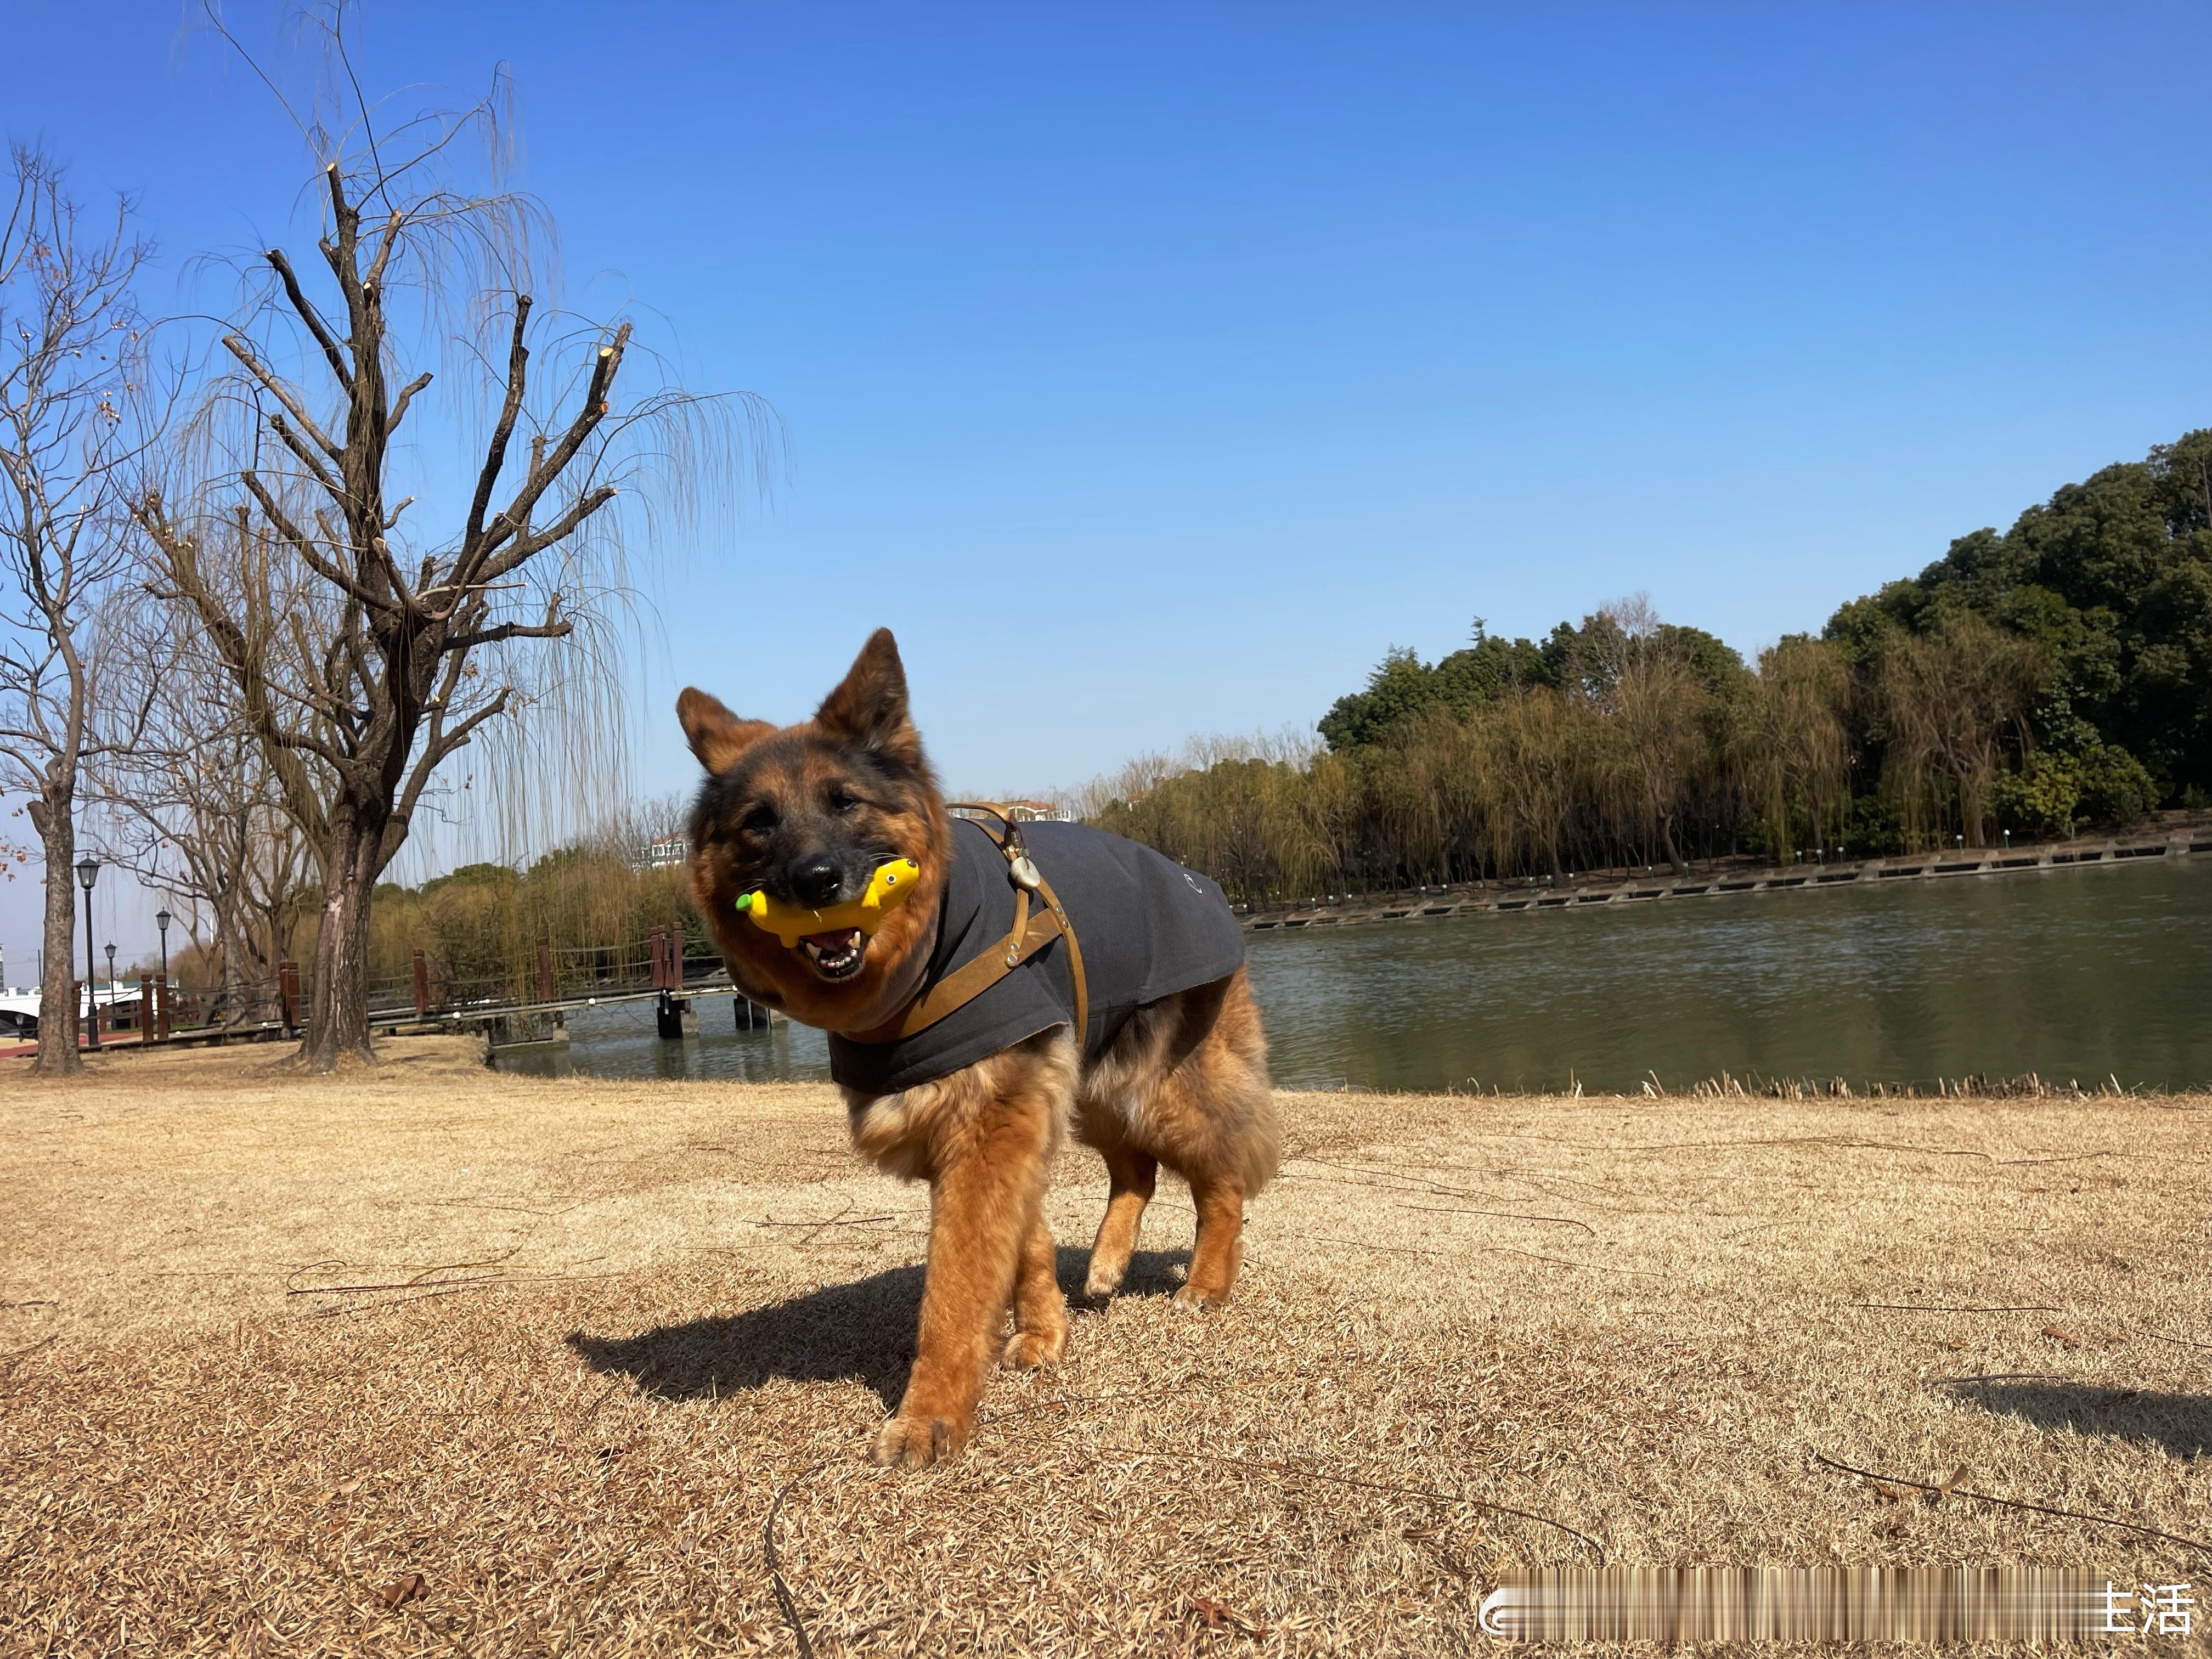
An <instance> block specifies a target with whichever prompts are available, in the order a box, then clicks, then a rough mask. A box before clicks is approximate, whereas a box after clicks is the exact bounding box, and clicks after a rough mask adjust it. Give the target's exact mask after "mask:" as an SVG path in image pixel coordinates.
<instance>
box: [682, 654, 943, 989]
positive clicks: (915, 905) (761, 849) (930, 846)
mask: <svg viewBox="0 0 2212 1659" xmlns="http://www.w3.org/2000/svg"><path fill="white" fill-rule="evenodd" d="M676 716H677V718H678V720H681V721H683V723H684V736H685V738H688V739H689V740H690V744H691V752H692V753H693V754H695V755H696V756H697V757H699V763H700V764H701V765H702V766H703V767H705V768H706V769H707V781H706V783H705V784H704V785H703V786H702V787H701V788H700V791H699V798H698V800H697V801H696V804H695V805H693V807H692V809H691V892H692V896H693V897H694V898H696V900H697V901H698V904H699V908H700V910H701V911H702V913H703V914H704V915H705V916H706V918H707V924H708V927H710V928H711V929H712V930H713V931H714V939H715V942H716V943H717V944H718V945H720V946H721V949H722V955H723V957H724V958H725V959H726V961H727V962H728V963H729V964H730V969H731V971H732V974H733V975H736V976H737V978H738V981H739V982H740V984H742V985H744V986H745V987H750V989H751V990H753V991H754V992H756V993H758V994H762V1000H767V1001H771V1002H773V1003H774V1005H775V1006H777V1007H780V1008H781V1009H782V1010H784V1012H787V1013H788V1014H789V1015H790V1016H791V1017H792V1018H793V1019H796V1020H800V1021H803V1022H804V1023H805V1024H809V1025H816V1026H820V1027H822V1028H823V1029H824V1030H833V1031H835V1030H844V1031H856V1030H868V1029H870V1028H871V1027H872V1026H874V1025H876V1024H880V1023H881V1022H882V1021H883V1020H884V1019H885V1018H889V1016H890V1014H892V1013H894V1012H896V1010H897V1008H898V1007H899V1006H900V1005H901V1004H902V1002H903V1001H904V1000H906V998H907V997H908V996H910V995H911V994H913V991H914V989H915V983H916V981H917V980H918V977H919V975H920V971H921V967H922V966H923V962H922V957H924V956H925V955H926V953H927V946H928V945H929V943H930V941H931V939H932V938H933V932H934V928H935V925H936V921H937V905H938V899H939V896H940V895H941V893H942V892H943V890H944V885H945V868H944V865H945V853H946V849H947V848H948V847H949V846H950V832H949V828H948V823H947V819H946V817H945V802H944V799H943V798H942V797H941V796H940V795H939V793H938V791H937V783H936V780H935V779H934V778H933V776H932V775H931V773H930V770H929V763H928V762H927V760H926V759H924V758H923V756H922V752H921V736H920V734H919V733H917V732H915V728H914V721H913V720H912V718H911V717H910V716H909V715H908V712H907V696H906V670H905V668H904V667H903V666H902V665H901V664H900V662H899V654H898V642H897V641H895V640H894V639H892V638H891V634H890V629H887V628H879V629H877V630H876V631H875V633H874V634H873V635H870V637H869V640H868V642H867V644H866V645H865V646H863V647H861V649H860V656H859V657H858V658H857V659H855V660H854V664H853V667H852V671H850V672H849V673H848V674H847V675H846V676H845V678H844V682H843V684H840V685H839V686H838V687H837V689H836V690H834V691H832V692H831V693H830V694H829V696H827V697H825V698H824V699H823V702H822V706H821V708H818V709H817V710H816V711H815V714H814V718H813V719H812V720H806V721H804V722H802V723H800V724H799V725H797V726H777V725H775V723H774V722H772V721H769V720H740V719H738V717H737V716H736V715H735V714H732V713H731V712H730V711H729V710H728V709H727V708H724V707H723V706H722V705H721V703H720V702H718V701H717V700H716V699H714V697H711V696H708V695H707V693H705V692H704V691H701V690H696V689H693V688H689V687H687V688H686V689H685V690H684V694H683V696H679V697H678V698H677V700H676ZM898 858H908V859H912V860H914V861H915V863H916V864H917V865H919V866H921V880H920V882H919V883H918V884H917V885H916V887H915V893H914V896H913V897H912V898H910V899H908V901H907V902H905V903H904V904H902V905H901V906H900V907H899V908H897V909H896V910H894V911H892V912H891V913H890V915H886V916H885V917H884V921H883V924H882V926H881V927H878V929H877V931H876V934H875V937H874V938H873V939H870V938H867V937H866V936H865V935H863V934H862V933H860V930H859V929H858V928H854V929H851V930H849V931H845V932H839V933H817V934H815V935H813V936H811V937H810V938H806V939H801V940H800V941H799V945H798V947H797V948H796V949H793V950H787V949H786V948H785V947H784V946H783V945H781V944H779V943H778V942H777V940H776V938H775V935H774V934H773V933H767V932H765V931H763V929H761V928H759V927H755V926H754V925H753V923H752V922H751V921H749V920H748V919H747V918H746V917H745V916H744V915H743V914H741V913H740V912H739V911H738V908H737V900H738V896H740V895H741V894H744V893H750V892H752V891H754V890H760V891H763V892H765V893H766V894H767V895H768V896H769V898H770V899H772V900H774V901H775V902H776V903H778V904H780V905H784V904H787V905H792V906H794V907H796V908H800V909H806V910H822V909H827V908H829V906H831V905H833V904H842V903H843V902H846V901H847V900H848V899H854V898H858V897H859V896H860V895H861V893H862V892H863V891H865V890H866V887H867V884H868V878H869V877H870V876H871V875H872V874H873V873H874V872H875V869H876V866H878V865H880V864H884V863H886V862H888V861H889V860H892V859H898Z"/></svg>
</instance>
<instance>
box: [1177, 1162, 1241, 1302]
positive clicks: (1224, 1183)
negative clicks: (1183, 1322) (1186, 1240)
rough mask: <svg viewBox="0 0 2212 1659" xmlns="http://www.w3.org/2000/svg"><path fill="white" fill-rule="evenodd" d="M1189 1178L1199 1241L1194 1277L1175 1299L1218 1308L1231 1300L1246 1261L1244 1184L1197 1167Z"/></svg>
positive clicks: (1193, 1255) (1192, 1259)
mask: <svg viewBox="0 0 2212 1659" xmlns="http://www.w3.org/2000/svg"><path fill="white" fill-rule="evenodd" d="M1186 1179H1188V1181H1189V1182H1190V1197H1191V1202H1192V1203H1193V1204H1194V1206H1197V1210H1198V1242H1197V1243H1196V1244H1194V1246H1193V1247H1192V1249H1191V1252H1190V1277H1189V1278H1188V1279H1186V1280H1185V1281H1184V1283H1183V1287H1182V1289H1181V1290H1179V1291H1176V1297H1175V1299H1176V1303H1177V1304H1179V1305H1181V1306H1182V1307H1186V1308H1218V1307H1219V1306H1220V1305H1221V1304H1223V1303H1225V1302H1226V1301H1228V1300H1229V1291H1230V1287H1231V1286H1232V1285H1235V1284H1236V1282H1237V1268H1238V1267H1242V1266H1243V1261H1244V1187H1243V1182H1238V1181H1234V1180H1216V1179H1213V1178H1211V1177H1209V1176H1207V1175H1206V1174H1204V1173H1202V1172H1200V1171H1197V1170H1193V1171H1191V1172H1189V1173H1188V1176H1186Z"/></svg>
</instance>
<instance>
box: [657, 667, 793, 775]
mask: <svg viewBox="0 0 2212 1659" xmlns="http://www.w3.org/2000/svg"><path fill="white" fill-rule="evenodd" d="M676 718H677V719H678V720H682V721H683V722H684V738H686V740H687V741H689V742H690V744H691V752H692V753H693V754H695V755H696V756H697V757H699V764H700V765H702V766H703V767H705V768H706V769H708V771H709V772H726V771H728V770H729V769H730V768H731V767H732V766H734V765H736V764H737V760H738V756H740V755H742V754H744V752H745V750H748V749H750V748H751V747H752V746H753V745H754V744H757V743H758V742H759V741H760V740H761V739H762V738H764V737H766V736H767V735H768V734H769V732H773V731H775V722H774V721H772V720H739V719H738V717H737V716H736V715H735V714H732V713H731V712H730V711H729V710H728V709H726V708H723V707H722V702H721V699H720V698H719V697H710V696H708V695H707V694H706V693H705V692H704V691H702V690H699V688H698V687H697V686H696V685H687V686H685V687H684V692H683V695H682V696H679V697H678V698H677V699H676Z"/></svg>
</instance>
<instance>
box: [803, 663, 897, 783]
mask: <svg viewBox="0 0 2212 1659" xmlns="http://www.w3.org/2000/svg"><path fill="white" fill-rule="evenodd" d="M814 723H815V724H816V725H817V726H820V727H821V728H822V730H823V732H826V733H828V734H829V736H830V737H832V738H837V739H839V740H840V741H842V742H846V743H854V744H860V746H861V747H862V748H864V749H872V750H874V751H875V752H876V753H878V754H879V755H881V756H883V757H884V758H885V759H887V760H892V761H896V762H897V763H899V764H900V765H901V766H904V767H907V768H909V769H913V770H915V771H919V770H921V733H920V732H916V731H915V729H914V721H913V720H912V719H911V718H910V717H909V716H908V714H907V707H906V668H905V665H903V664H902V663H901V662H900V661H899V653H898V641H896V640H895V639H893V638H892V637H891V630H890V629H888V628H878V629H877V630H876V631H875V632H874V633H872V634H871V635H868V642H867V643H866V645H864V646H862V647H860V655H859V656H858V657H856V658H854V659H853V666H852V669H851V671H849V672H848V673H847V674H846V676H845V678H844V682H843V684H841V685H839V686H838V688H837V689H836V690H835V691H832V692H831V693H830V694H829V696H826V697H824V698H823V700H822V707H821V708H818V709H817V710H816V711H815V714H814Z"/></svg>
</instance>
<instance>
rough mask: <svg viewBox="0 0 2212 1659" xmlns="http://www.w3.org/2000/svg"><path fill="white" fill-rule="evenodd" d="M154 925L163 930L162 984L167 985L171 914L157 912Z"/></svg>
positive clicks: (165, 911)
mask: <svg viewBox="0 0 2212 1659" xmlns="http://www.w3.org/2000/svg"><path fill="white" fill-rule="evenodd" d="M154 925H155V927H158V928H160V929H161V983H162V984H164V985H167V983H168V982H169V913H168V912H167V910H166V909H164V910H156V911H155V912H154Z"/></svg>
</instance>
